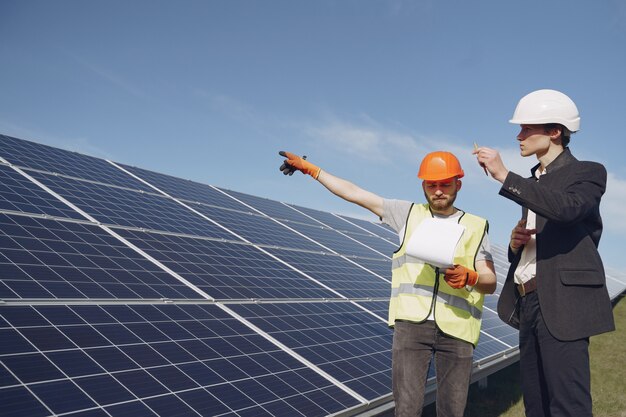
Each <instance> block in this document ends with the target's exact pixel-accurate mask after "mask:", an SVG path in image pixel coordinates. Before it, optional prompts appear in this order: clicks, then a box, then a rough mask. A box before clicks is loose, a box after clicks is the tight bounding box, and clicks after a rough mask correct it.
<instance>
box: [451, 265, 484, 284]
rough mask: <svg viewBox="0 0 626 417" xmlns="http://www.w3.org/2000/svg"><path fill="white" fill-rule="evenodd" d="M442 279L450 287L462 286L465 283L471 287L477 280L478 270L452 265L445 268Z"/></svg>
mask: <svg viewBox="0 0 626 417" xmlns="http://www.w3.org/2000/svg"><path fill="white" fill-rule="evenodd" d="M443 279H444V280H445V281H446V282H447V283H448V285H449V286H451V287H452V288H463V287H465V286H466V285H469V286H470V287H473V286H474V285H476V283H477V282H478V272H476V271H472V270H471V269H467V268H466V267H464V266H462V265H454V266H453V267H452V268H448V269H446V272H445V276H444V277H443Z"/></svg>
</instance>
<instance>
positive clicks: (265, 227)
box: [193, 205, 324, 252]
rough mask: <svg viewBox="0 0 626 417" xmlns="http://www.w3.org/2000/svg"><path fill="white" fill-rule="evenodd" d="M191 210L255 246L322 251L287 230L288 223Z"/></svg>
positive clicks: (208, 209) (256, 216) (205, 208)
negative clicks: (282, 223)
mask: <svg viewBox="0 0 626 417" xmlns="http://www.w3.org/2000/svg"><path fill="white" fill-rule="evenodd" d="M193 208H194V209H196V210H198V211H199V212H201V213H202V214H204V215H206V216H207V217H210V218H211V219H213V220H215V221H216V222H218V223H219V224H221V225H222V226H225V227H226V228H227V229H229V230H232V231H233V232H235V233H237V234H238V235H239V236H241V237H243V238H245V239H247V240H248V241H250V242H252V243H255V244H259V245H271V246H279V247H283V248H290V249H303V250H310V251H316V252H321V251H323V250H324V249H323V248H322V247H321V246H320V245H318V244H317V243H315V242H313V241H311V240H310V239H307V238H306V237H303V236H301V235H299V234H297V233H296V232H294V231H292V230H290V229H288V227H289V223H285V224H286V226H287V227H285V226H283V225H281V224H279V223H277V222H275V221H273V220H272V219H270V218H269V217H267V216H263V215H260V214H255V213H243V212H240V211H233V210H225V209H222V208H217V207H208V206H202V205H194V206H193Z"/></svg>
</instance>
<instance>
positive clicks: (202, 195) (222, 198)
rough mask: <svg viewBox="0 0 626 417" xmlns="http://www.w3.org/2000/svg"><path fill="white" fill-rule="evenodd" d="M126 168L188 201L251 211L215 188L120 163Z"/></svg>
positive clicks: (170, 193)
mask: <svg viewBox="0 0 626 417" xmlns="http://www.w3.org/2000/svg"><path fill="white" fill-rule="evenodd" d="M120 165H121V166H122V167H123V168H124V169H126V170H128V171H129V172H131V173H133V174H135V175H136V176H138V177H140V178H141V179H143V180H144V181H147V182H149V183H150V184H152V185H154V186H155V187H157V188H158V189H160V190H161V191H163V192H165V193H167V194H169V195H170V196H171V197H173V198H177V199H182V200H185V201H188V202H198V203H204V204H208V205H211V206H216V207H223V208H229V209H233V210H239V211H249V208H248V207H246V206H245V205H243V204H241V203H239V202H237V201H235V200H234V199H232V198H230V197H228V196H227V195H224V194H223V193H221V192H219V191H217V190H215V189H214V188H212V187H210V186H208V185H206V184H201V183H198V182H194V181H191V180H184V179H181V178H176V177H172V176H169V175H165V174H160V173H157V172H153V171H149V170H146V169H141V168H137V167H131V166H128V165H123V164H120Z"/></svg>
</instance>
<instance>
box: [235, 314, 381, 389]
mask: <svg viewBox="0 0 626 417" xmlns="http://www.w3.org/2000/svg"><path fill="white" fill-rule="evenodd" d="M232 308H233V309H234V310H235V311H236V312H237V313H238V314H240V315H242V316H243V317H245V318H246V319H247V320H249V321H250V322H252V323H253V324H254V325H256V326H258V327H260V328H261V329H263V330H264V331H266V332H267V333H269V334H270V335H271V336H273V337H275V338H276V339H278V340H279V341H280V342H281V343H284V344H285V345H287V346H288V347H289V348H291V349H293V350H294V351H295V352H296V353H298V354H300V355H302V356H303V357H305V358H306V359H307V360H309V361H311V362H312V363H314V364H315V365H317V366H319V367H320V368H321V369H322V370H324V371H325V372H328V373H329V374H330V375H331V376H333V377H334V378H336V379H338V380H339V381H341V382H343V383H345V384H346V385H347V386H349V387H350V388H351V389H353V390H355V391H356V392H358V393H359V394H360V395H362V396H363V397H365V398H366V399H368V400H373V399H375V398H378V397H380V396H382V395H384V394H387V393H388V392H389V387H390V386H391V352H390V349H391V337H392V332H391V330H389V329H388V328H387V327H386V325H385V323H384V322H382V321H381V320H380V319H379V318H377V317H375V316H372V315H371V314H369V313H367V312H365V311H363V310H361V309H359V308H358V307H356V306H355V305H353V304H351V303H333V302H327V303H299V304H292V303H281V304H267V305H266V304H262V305H259V304H241V305H236V306H232Z"/></svg>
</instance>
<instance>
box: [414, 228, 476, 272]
mask: <svg viewBox="0 0 626 417" xmlns="http://www.w3.org/2000/svg"><path fill="white" fill-rule="evenodd" d="M464 231H465V226H463V225H461V224H458V223H456V222H451V221H446V220H441V219H435V218H430V219H424V220H423V221H422V222H421V223H420V224H419V225H418V226H417V228H416V229H415V231H414V232H413V234H412V235H411V239H410V240H409V243H408V244H407V248H406V253H407V255H410V256H414V257H416V258H418V259H420V260H421V261H423V262H425V263H428V264H431V265H433V266H437V267H439V268H449V267H451V266H452V265H453V263H454V253H455V251H456V246H457V244H458V243H459V240H460V239H461V236H463V232H464Z"/></svg>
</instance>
